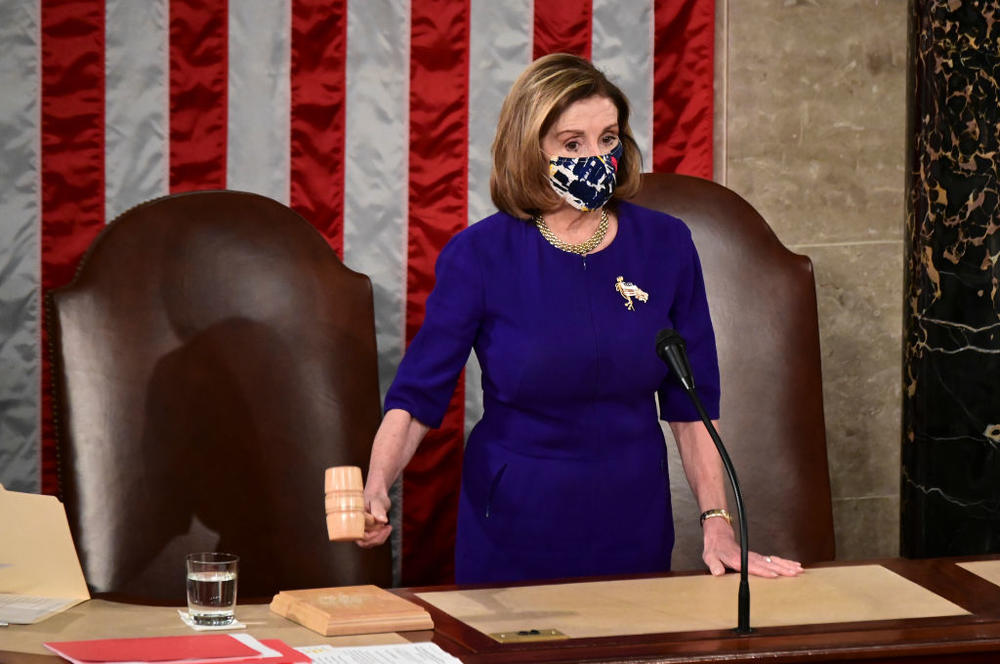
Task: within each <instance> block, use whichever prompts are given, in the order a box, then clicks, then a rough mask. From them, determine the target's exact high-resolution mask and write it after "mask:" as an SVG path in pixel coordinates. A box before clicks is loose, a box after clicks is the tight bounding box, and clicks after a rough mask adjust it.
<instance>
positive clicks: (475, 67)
mask: <svg viewBox="0 0 1000 664" xmlns="http://www.w3.org/2000/svg"><path fill="white" fill-rule="evenodd" d="M533 9H534V7H533V4H532V2H531V0H507V1H506V2H494V1H493V0H472V1H471V3H470V7H469V12H470V13H469V224H470V225H471V224H473V223H475V222H476V221H479V220H480V219H482V218H483V217H486V216H488V215H491V214H493V213H494V212H496V207H495V206H494V205H493V201H492V200H491V199H490V168H491V166H492V156H491V154H490V147H491V146H492V144H493V137H494V136H495V135H496V128H497V119H498V118H499V117H500V107H501V106H502V105H503V100H504V97H506V96H507V92H508V91H509V90H510V87H511V86H512V85H513V84H514V81H515V80H516V79H517V77H518V75H520V73H521V72H522V71H524V68H525V67H527V66H528V64H529V63H530V62H531V49H532V35H533V34H534V11H533ZM481 383H482V370H481V369H480V367H479V363H478V362H477V361H476V357H475V354H473V355H472V356H471V357H470V358H469V362H468V364H467V365H466V367H465V433H466V435H468V433H469V431H471V429H472V427H473V426H474V425H475V424H476V422H478V421H479V418H480V417H482V414H483V394H482V387H481Z"/></svg>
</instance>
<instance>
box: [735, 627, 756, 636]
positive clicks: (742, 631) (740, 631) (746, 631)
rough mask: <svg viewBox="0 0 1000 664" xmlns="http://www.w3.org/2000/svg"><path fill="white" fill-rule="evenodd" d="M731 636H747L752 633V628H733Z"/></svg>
mask: <svg viewBox="0 0 1000 664" xmlns="http://www.w3.org/2000/svg"><path fill="white" fill-rule="evenodd" d="M732 632H733V634H739V635H740V636H749V635H750V634H753V633H754V628H753V627H733V629H732Z"/></svg>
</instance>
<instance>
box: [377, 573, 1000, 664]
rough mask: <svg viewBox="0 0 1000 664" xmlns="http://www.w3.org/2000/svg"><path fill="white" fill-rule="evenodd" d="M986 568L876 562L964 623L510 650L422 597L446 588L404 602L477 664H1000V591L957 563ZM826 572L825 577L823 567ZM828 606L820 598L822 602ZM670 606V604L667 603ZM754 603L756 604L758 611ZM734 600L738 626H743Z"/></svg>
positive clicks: (643, 638)
mask: <svg viewBox="0 0 1000 664" xmlns="http://www.w3.org/2000/svg"><path fill="white" fill-rule="evenodd" d="M982 559H984V558H983V557H979V558H961V559H934V560H902V559H893V560H881V561H865V562H864V563H862V562H857V563H832V564H829V565H822V566H834V565H855V564H858V565H860V564H871V563H872V562H876V563H878V564H881V565H883V566H885V567H886V568H888V569H890V570H892V571H893V572H896V573H897V574H899V575H901V576H903V577H904V578H906V579H909V580H910V581H913V582H914V583H916V584H918V585H920V586H922V587H923V588H926V589H927V590H930V591H931V592H933V593H935V594H937V595H940V596H941V597H943V598H945V599H947V600H949V601H950V602H953V603H955V604H957V605H959V606H960V607H962V608H964V609H965V610H966V611H968V612H969V613H968V614H965V615H960V616H948V617H938V618H919V619H904V620H879V621H872V622H851V623H834V624H822V625H795V626H788V627H761V628H755V633H754V634H752V635H750V636H737V635H736V634H733V633H732V632H731V631H730V630H704V631H697V632H672V633H663V634H643V635H633V636H623V637H601V638H579V639H570V640H565V641H548V642H535V643H521V644H513V643H508V644H500V643H497V642H496V641H494V640H493V639H491V638H490V637H489V636H487V635H485V634H483V633H481V632H478V631H476V630H474V629H472V628H470V627H469V626H467V625H466V624H464V623H461V622H459V621H457V620H455V619H454V618H452V617H451V616H449V615H447V614H445V613H443V612H441V611H440V610H438V609H437V608H435V607H434V606H432V605H430V604H428V603H427V602H424V601H422V600H421V599H420V598H419V597H418V596H417V595H418V594H420V593H423V592H428V591H437V590H441V589H440V588H415V589H399V590H397V591H395V592H396V593H397V594H399V595H401V596H403V597H406V598H407V599H411V600H412V601H415V602H417V603H419V604H421V605H423V606H425V607H427V608H428V610H429V611H431V615H432V617H433V618H434V625H435V631H434V637H433V641H434V642H435V643H437V644H438V645H440V646H441V647H442V648H444V649H445V650H447V651H449V652H451V653H453V654H455V655H456V656H458V657H460V658H461V659H462V661H463V662H468V663H469V664H486V663H494V662H497V663H499V662H505V663H507V662H510V663H519V662H525V663H527V662H581V661H586V662H624V661H628V662H671V663H679V662H715V661H726V662H761V661H766V662H768V663H775V664H778V663H791V662H814V661H815V662H826V663H829V662H857V661H864V662H869V663H888V662H908V663H912V664H917V663H920V664H929V663H930V662H949V663H957V662H963V663H964V662H984V663H985V662H1000V586H997V585H994V584H993V583H990V582H989V581H987V580H986V579H984V578H982V577H980V576H977V575H976V574H973V573H972V572H969V571H967V570H965V569H963V568H961V567H959V566H958V564H957V563H959V562H963V561H971V560H982ZM822 566H817V567H822ZM817 599H818V601H819V599H820V598H817ZM665 601H669V600H666V599H665ZM752 601H753V600H752V599H751V602H752ZM735 604H736V598H735V596H734V597H733V614H734V615H733V623H734V624H735Z"/></svg>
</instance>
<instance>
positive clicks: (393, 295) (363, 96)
mask: <svg viewBox="0 0 1000 664" xmlns="http://www.w3.org/2000/svg"><path fill="white" fill-rule="evenodd" d="M409 46H410V9H409V3H408V2H407V3H402V2H370V1H369V0H352V1H351V2H349V3H348V10H347V82H346V97H347V103H346V107H347V118H346V129H345V145H344V162H345V163H344V263H345V264H347V265H348V266H349V267H350V268H351V269H354V270H357V271H359V272H363V273H365V274H367V275H368V276H369V277H370V278H371V280H372V285H373V287H374V290H375V329H376V331H377V335H378V348H379V384H380V387H381V394H382V395H383V396H384V395H385V391H386V389H388V386H389V384H390V383H391V382H392V378H393V377H394V376H395V373H396V367H397V366H398V365H399V361H400V359H401V358H402V356H403V347H404V335H405V318H404V312H405V307H406V303H405V289H406V233H407V224H406V218H407V198H406V196H407V191H408V186H407V183H408V172H407V169H408V166H409V159H408V157H409V135H408V131H409V123H408V122H407V118H408V117H409V72H410V49H409Z"/></svg>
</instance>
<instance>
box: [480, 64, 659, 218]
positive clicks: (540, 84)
mask: <svg viewBox="0 0 1000 664" xmlns="http://www.w3.org/2000/svg"><path fill="white" fill-rule="evenodd" d="M594 96H597V97H606V98H608V99H610V100H611V102H612V103H614V105H615V108H617V110H618V136H619V140H621V142H622V147H623V152H622V157H621V159H619V160H618V172H617V177H616V180H617V183H616V186H615V193H614V196H613V197H612V201H611V202H612V203H613V202H614V201H615V200H617V199H622V198H630V197H632V196H634V195H635V194H636V193H638V191H639V181H640V178H639V174H640V172H641V170H642V155H641V153H640V152H639V146H638V145H636V142H635V139H634V138H633V137H632V130H631V129H630V128H629V124H628V117H629V106H628V99H626V97H625V95H624V94H623V93H622V91H621V90H619V89H618V87H617V86H616V85H614V84H613V83H611V81H609V80H608V79H607V77H605V76H604V74H603V73H602V72H601V71H600V70H599V69H597V68H596V67H595V66H594V65H592V64H591V63H590V62H589V61H587V60H585V59H583V58H580V57H577V56H575V55H569V54H568V53H553V54H551V55H546V56H544V57H541V58H539V59H537V60H535V61H534V62H533V63H531V65H529V66H528V68H527V69H525V70H524V72H522V73H521V75H520V76H519V77H518V78H517V80H516V81H515V82H514V86H513V87H512V88H511V89H510V92H509V93H507V98H506V99H504V102H503V107H502V108H501V109H500V120H499V121H498V122H497V133H496V137H495V138H494V139H493V168H492V171H491V172H490V197H491V198H492V199H493V204H494V205H496V206H497V208H499V209H500V210H502V211H504V212H506V213H507V214H510V215H512V216H514V217H520V218H522V219H530V218H532V217H533V216H535V215H536V214H539V213H540V212H542V211H544V210H549V209H552V208H554V207H556V206H557V205H558V204H559V201H560V198H559V195H558V194H557V193H556V192H555V191H553V189H552V187H551V186H550V185H549V180H548V174H549V158H548V156H547V155H546V154H545V153H544V151H543V150H542V137H543V136H544V135H545V134H546V132H548V130H549V129H550V128H551V127H552V125H553V124H554V123H555V121H556V120H557V119H558V118H559V116H560V115H562V113H563V111H565V110H566V109H567V108H568V107H569V106H570V105H571V104H573V103H575V102H577V101H580V100H581V99H587V98H588V97H594Z"/></svg>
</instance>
